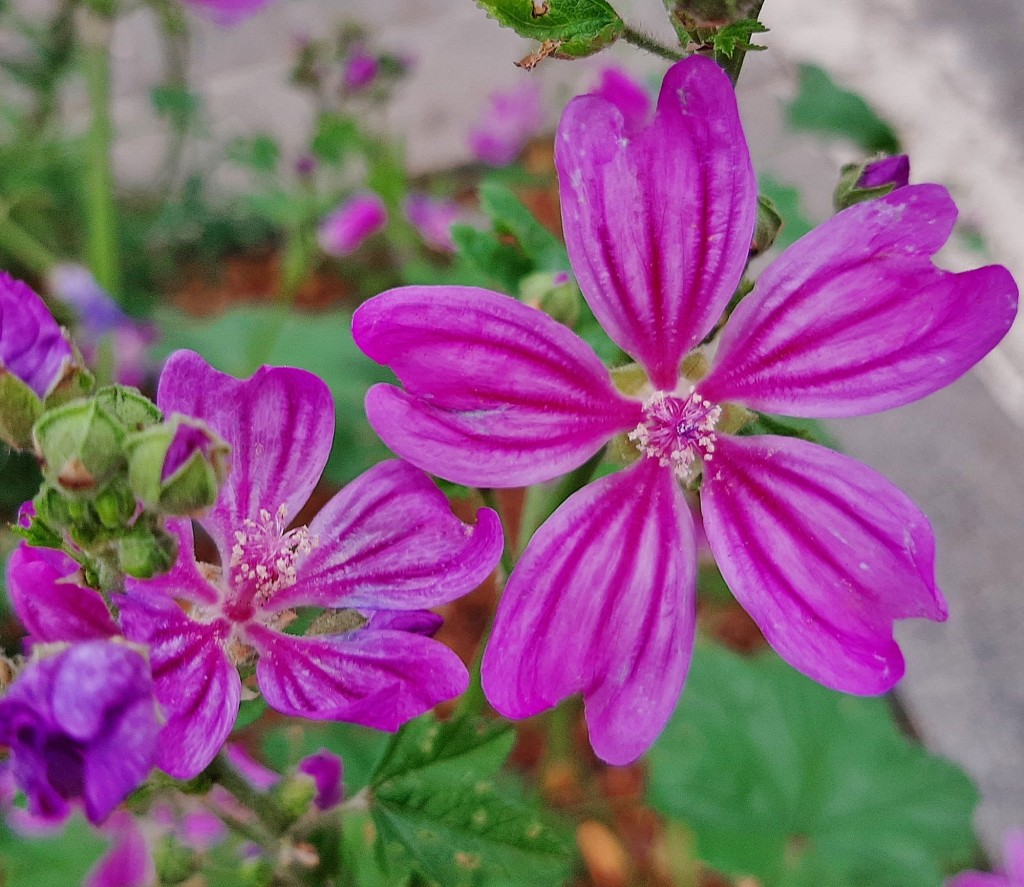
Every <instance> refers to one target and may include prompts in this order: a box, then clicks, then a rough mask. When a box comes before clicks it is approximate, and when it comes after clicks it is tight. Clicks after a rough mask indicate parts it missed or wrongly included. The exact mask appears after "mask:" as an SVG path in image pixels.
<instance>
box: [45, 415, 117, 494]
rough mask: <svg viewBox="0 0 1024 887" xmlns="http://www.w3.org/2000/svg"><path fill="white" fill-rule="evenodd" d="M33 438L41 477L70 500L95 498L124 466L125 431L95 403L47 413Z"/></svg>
mask: <svg viewBox="0 0 1024 887" xmlns="http://www.w3.org/2000/svg"><path fill="white" fill-rule="evenodd" d="M32 437H33V441H34V444H35V451H36V455H37V456H38V457H39V460H40V465H41V467H42V471H43V476H44V477H46V479H47V480H48V481H49V482H50V483H52V484H54V485H55V486H57V487H59V488H60V489H61V490H63V491H64V492H65V493H67V494H68V495H71V496H78V495H81V496H91V495H94V494H95V493H96V492H97V491H98V490H99V489H100V488H101V487H102V485H103V484H104V483H106V481H107V480H108V479H109V478H111V477H112V476H113V475H114V474H115V473H116V472H117V470H118V469H119V468H120V467H121V466H122V465H123V464H124V452H123V444H124V438H125V432H124V428H123V427H122V426H121V423H120V422H118V421H117V420H116V419H115V418H114V417H113V416H111V415H110V413H108V412H107V411H106V410H104V409H103V408H102V407H101V406H100V405H99V403H98V402H97V401H95V400H75V401H71V402H70V403H66V404H64V405H63V406H60V407H57V408H56V409H54V410H48V411H47V412H46V413H44V414H43V415H42V417H41V418H40V419H39V421H37V422H36V424H35V426H34V427H33V429H32Z"/></svg>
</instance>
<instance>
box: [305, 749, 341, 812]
mask: <svg viewBox="0 0 1024 887" xmlns="http://www.w3.org/2000/svg"><path fill="white" fill-rule="evenodd" d="M298 771H299V772H300V773H305V774H306V775H307V776H310V777H312V779H313V782H314V783H316V797H314V798H313V803H314V804H315V805H316V807H317V809H318V810H330V809H331V807H334V806H335V805H336V804H340V803H341V800H342V789H343V785H342V776H343V775H344V769H343V767H342V763H341V758H339V757H338V756H337V755H336V754H332V753H331V752H329V751H327V749H325V748H322V749H320V751H318V752H316V753H315V754H312V755H309V756H308V757H306V758H303V759H302V760H301V761H300V762H299V766H298Z"/></svg>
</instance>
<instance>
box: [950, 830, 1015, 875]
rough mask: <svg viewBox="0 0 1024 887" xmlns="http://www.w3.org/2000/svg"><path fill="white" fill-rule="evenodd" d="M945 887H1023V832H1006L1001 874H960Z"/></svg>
mask: <svg viewBox="0 0 1024 887" xmlns="http://www.w3.org/2000/svg"><path fill="white" fill-rule="evenodd" d="M946 887H1024V831H1022V830H1021V829H1013V830H1012V831H1009V832H1007V834H1006V839H1005V842H1004V844H1003V871H1002V873H1001V874H987V873H985V872H962V873H961V874H959V875H957V876H956V877H955V878H952V879H951V880H949V881H946Z"/></svg>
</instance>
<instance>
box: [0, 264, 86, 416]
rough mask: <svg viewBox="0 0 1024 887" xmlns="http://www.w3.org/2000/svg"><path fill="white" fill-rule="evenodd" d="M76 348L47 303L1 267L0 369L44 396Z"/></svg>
mask: <svg viewBox="0 0 1024 887" xmlns="http://www.w3.org/2000/svg"><path fill="white" fill-rule="evenodd" d="M73 361H74V351H73V349H72V347H71V343H70V342H69V341H68V338H67V336H66V335H65V334H64V331H63V330H62V329H61V328H60V327H59V326H58V325H57V321H55V320H54V319H53V316H52V315H51V314H50V311H49V309H48V308H47V307H46V303H45V302H43V300H42V299H41V298H39V296H37V295H36V294H35V292H33V290H32V288H31V287H30V286H29V285H28V284H26V283H22V282H21V281H20V280H15V279H14V278H13V277H11V275H10V274H8V273H6V272H5V271H0V372H7V373H11V374H12V375H14V376H16V377H17V378H19V379H20V380H21V381H22V382H24V383H25V384H26V385H28V387H29V388H31V389H32V390H33V391H34V392H35V393H36V395H37V396H38V397H39V398H40V399H41V400H42V399H45V398H46V396H47V395H48V394H49V393H50V392H51V391H53V389H54V388H56V387H57V385H58V383H59V382H60V381H61V380H62V379H63V378H64V376H65V374H66V373H67V371H68V369H69V368H70V366H71V364H72V362H73Z"/></svg>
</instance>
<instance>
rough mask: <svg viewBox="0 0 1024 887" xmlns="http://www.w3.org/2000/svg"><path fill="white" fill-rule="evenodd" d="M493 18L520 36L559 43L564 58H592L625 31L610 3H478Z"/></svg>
mask: <svg viewBox="0 0 1024 887" xmlns="http://www.w3.org/2000/svg"><path fill="white" fill-rule="evenodd" d="M477 5H478V6H479V7H481V8H482V9H483V10H484V11H486V12H487V14H488V15H490V16H491V17H492V18H494V19H497V21H498V22H499V23H500V24H502V25H504V26H505V27H507V28H512V29H513V30H514V31H515V32H516V33H517V34H519V35H520V36H523V37H529V38H531V39H533V40H540V41H541V42H545V41H552V42H553V43H557V44H558V52H559V54H561V55H567V56H572V57H579V56H585V55H590V54H591V53H594V52H597V51H598V50H600V49H603V48H604V47H606V46H608V44H610V43H612V42H613V41H614V40H616V39H617V38H618V37H619V35H620V34H622V32H623V30H624V29H625V24H624V23H623V21H622V19H621V18H619V16H618V13H616V12H615V10H614V9H612V7H611V6H610V5H609V4H608V3H607V2H606V0H477Z"/></svg>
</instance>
